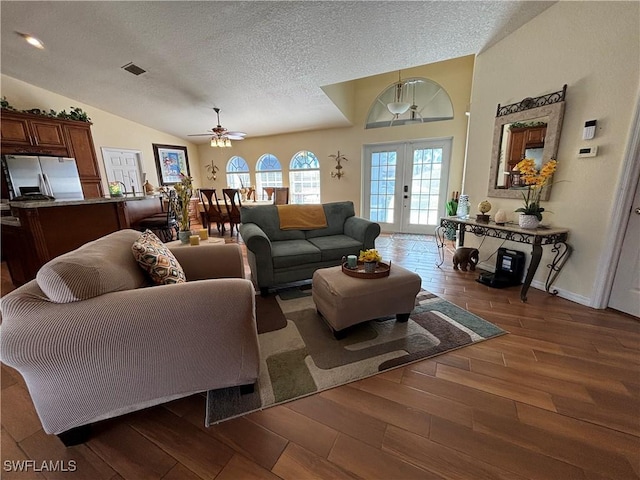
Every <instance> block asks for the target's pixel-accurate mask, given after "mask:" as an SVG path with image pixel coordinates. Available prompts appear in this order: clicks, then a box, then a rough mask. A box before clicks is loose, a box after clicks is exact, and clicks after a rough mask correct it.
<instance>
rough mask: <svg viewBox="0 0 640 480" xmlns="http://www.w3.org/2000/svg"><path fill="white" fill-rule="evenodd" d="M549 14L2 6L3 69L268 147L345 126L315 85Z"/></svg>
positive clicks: (367, 4) (436, 52) (141, 117)
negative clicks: (239, 134)
mask: <svg viewBox="0 0 640 480" xmlns="http://www.w3.org/2000/svg"><path fill="white" fill-rule="evenodd" d="M553 3H554V2H534V1H495V2H488V1H447V2H431V1H413V2H389V1H382V2H378V1H356V2H350V1H344V2H343V1H283V2H267V1H264V2H263V1H260V2H257V1H256V2H235V1H233V2H220V1H209V2H195V1H184V2H169V1H155V2H136V1H127V2H107V1H102V2H53V1H51V2H33V1H26V2H18V1H2V2H1V4H0V9H1V10H0V13H1V17H2V18H1V22H2V23H1V26H2V31H1V33H2V37H1V40H2V44H1V48H2V50H1V53H2V57H1V60H2V62H1V64H0V67H1V71H2V73H3V74H6V75H9V76H11V77H14V78H17V79H19V80H23V81H25V82H27V83H30V84H33V85H36V86H39V87H42V88H45V89H47V90H50V91H53V92H56V93H59V94H61V95H64V96H67V97H70V98H73V99H75V100H78V101H80V102H83V103H86V104H88V105H92V106H95V107H97V108H100V109H102V110H106V111H108V112H111V113H113V114H116V115H119V116H122V117H125V118H128V119H130V120H133V121H136V122H138V123H141V124H143V125H147V126H149V127H152V128H155V129H158V130H161V131H164V132H168V133H171V134H174V135H176V136H179V137H184V138H187V137H186V136H187V135H188V134H192V133H204V132H206V131H207V129H209V128H211V127H212V126H214V125H215V123H216V122H215V113H214V112H213V110H212V108H213V107H214V106H217V107H219V108H220V109H221V114H220V116H221V123H222V125H223V126H225V127H227V128H229V129H230V130H239V131H244V132H246V133H247V134H248V136H259V135H271V134H276V133H283V132H292V131H300V130H309V129H317V128H329V127H338V126H346V125H348V121H347V119H346V118H345V117H344V116H343V114H342V113H341V112H340V110H339V109H338V108H337V107H336V106H335V105H334V104H333V103H332V102H331V100H330V99H329V98H328V97H327V96H326V95H325V94H324V92H323V91H322V89H321V87H322V86H325V85H329V84H334V83H339V82H345V81H349V80H355V79H358V78H363V77H367V76H371V75H376V74H380V73H385V72H391V71H395V70H399V69H405V68H409V67H414V66H418V65H424V64H428V63H433V62H437V61H441V60H447V59H450V58H455V57H460V56H464V55H469V54H477V53H479V52H481V51H482V50H483V49H485V48H487V47H488V46H490V45H491V44H493V43H495V42H497V41H498V40H500V39H501V38H504V37H505V36H506V35H508V34H509V33H511V32H513V31H514V30H516V29H517V28H519V27H520V26H521V25H523V24H525V23H526V22H528V21H529V20H531V19H532V18H533V17H535V16H536V15H538V14H539V13H541V12H542V11H543V10H545V9H546V8H548V7H549V6H550V5H552V4H553ZM15 32H23V33H30V34H32V35H34V36H37V37H38V38H40V39H41V40H42V41H43V42H44V44H45V46H46V49H45V50H38V49H35V48H33V47H30V46H29V45H27V44H26V43H25V42H24V41H23V40H22V38H21V37H19V36H18V35H16V33H15ZM129 62H133V63H135V64H136V65H138V66H140V67H142V68H144V69H145V70H146V71H147V72H146V73H144V74H142V75H140V76H134V75H132V74H130V73H128V72H125V71H124V70H123V69H122V68H121V67H122V66H124V65H126V64H127V63H129ZM8 100H9V101H11V99H8ZM29 107H30V108H37V107H39V106H38V105H33V106H29ZM189 139H190V140H194V139H193V138H189ZM196 139H197V140H198V141H203V142H204V141H206V138H202V137H196Z"/></svg>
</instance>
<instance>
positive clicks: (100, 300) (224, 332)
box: [0, 230, 259, 445]
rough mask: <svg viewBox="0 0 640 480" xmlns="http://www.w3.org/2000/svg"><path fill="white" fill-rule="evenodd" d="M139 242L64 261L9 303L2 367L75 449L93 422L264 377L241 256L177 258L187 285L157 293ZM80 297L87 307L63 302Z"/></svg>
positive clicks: (219, 253)
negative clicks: (13, 373)
mask: <svg viewBox="0 0 640 480" xmlns="http://www.w3.org/2000/svg"><path fill="white" fill-rule="evenodd" d="M139 236H140V232H137V231H134V230H121V231H119V232H115V233H113V234H110V235H107V236H106V237H103V238H101V239H99V240H96V241H94V242H90V243H89V244H87V245H84V246H83V247H80V248H79V249H77V250H75V251H73V252H69V253H67V254H65V255H62V256H60V257H57V258H56V259H54V260H52V261H51V262H49V263H48V264H47V265H45V266H43V267H42V269H41V271H40V272H39V273H38V277H37V278H36V280H32V281H31V282H29V283H27V284H25V285H23V286H22V287H20V288H18V289H17V290H14V291H13V292H11V293H9V294H8V295H6V296H5V297H4V298H2V300H1V308H2V325H1V327H0V348H1V360H2V361H3V362H4V363H5V364H6V365H9V366H11V367H13V368H15V369H16V370H18V371H19V372H20V374H21V375H22V376H23V377H24V379H25V382H26V384H27V387H28V389H29V392H30V394H31V397H32V399H33V402H34V405H35V408H36V411H37V413H38V415H39V417H40V421H41V422H42V426H43V428H44V430H45V432H47V433H50V434H58V436H59V437H60V438H61V439H62V441H63V442H65V444H67V445H71V444H75V443H80V442H82V441H84V440H85V439H86V435H87V428H86V426H87V425H89V424H91V423H93V422H97V421H99V420H103V419H107V418H110V417H115V416H119V415H123V414H125V413H128V412H132V411H135V410H140V409H143V408H147V407H150V406H152V405H157V404H160V403H164V402H167V401H170V400H174V399H176V398H180V397H185V396H188V395H192V394H194V393H197V392H203V391H206V390H213V389H218V388H224V387H230V386H238V385H240V386H245V388H246V387H248V389H249V390H251V387H252V385H253V384H254V383H255V381H256V380H257V378H258V369H259V350H258V340H257V331H256V322H255V293H254V288H253V285H252V284H251V282H250V281H249V280H246V279H244V266H243V261H242V253H241V250H240V247H239V246H238V245H237V244H229V245H214V244H210V245H206V244H204V245H199V246H194V247H183V248H176V249H175V250H173V253H174V255H175V257H176V259H177V260H178V262H179V263H180V265H181V266H182V268H183V269H184V272H185V275H186V279H187V282H186V283H178V284H172V285H159V286H149V282H148V278H147V277H146V276H145V274H144V272H143V270H142V269H141V268H140V267H139V265H138V264H137V262H136V260H135V259H134V256H133V254H132V252H131V245H132V244H133V242H134V241H135V240H136V239H137V238H138V237H139ZM74 289H75V290H74ZM45 291H46V292H47V293H45ZM70 292H71V293H70ZM87 292H88V295H92V296H91V298H84V297H86V296H87ZM70 295H71V297H74V295H75V297H78V296H80V297H83V298H76V299H75V300H73V299H72V300H71V301H67V302H66V303H63V302H60V301H59V300H61V299H62V300H65V299H68V298H70V297H69V296H70ZM52 297H53V298H52ZM75 297H74V298H75ZM203 415H204V412H203Z"/></svg>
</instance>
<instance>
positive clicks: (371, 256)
mask: <svg viewBox="0 0 640 480" xmlns="http://www.w3.org/2000/svg"><path fill="white" fill-rule="evenodd" d="M358 260H360V261H361V262H362V263H364V271H365V272H366V273H374V272H375V271H376V267H377V266H378V262H379V261H381V260H382V256H381V255H380V254H379V253H378V251H377V250H376V249H375V248H370V249H368V250H360V256H359V257H358Z"/></svg>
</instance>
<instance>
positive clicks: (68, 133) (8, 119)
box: [0, 110, 103, 198]
mask: <svg viewBox="0 0 640 480" xmlns="http://www.w3.org/2000/svg"><path fill="white" fill-rule="evenodd" d="M0 124H1V128H0V132H1V150H2V154H3V155H7V154H22V155H24V154H30V155H52V156H60V157H73V158H75V159H76V165H77V166H78V173H79V174H80V183H81V184H82V191H83V193H84V196H85V198H99V197H102V196H103V191H102V182H101V177H100V169H99V167H98V159H97V157H96V151H95V147H94V144H93V137H92V135H91V123H89V122H80V121H76V120H63V119H59V118H49V117H45V116H43V115H34V114H31V113H21V112H13V111H7V110H3V111H2V118H1V120H0ZM0 186H1V188H2V192H1V194H2V198H9V190H8V187H7V180H6V178H5V174H4V172H2V179H1V185H0Z"/></svg>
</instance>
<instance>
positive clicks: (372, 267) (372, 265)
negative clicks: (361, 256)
mask: <svg viewBox="0 0 640 480" xmlns="http://www.w3.org/2000/svg"><path fill="white" fill-rule="evenodd" d="M377 266H378V262H364V272H365V273H376V267H377Z"/></svg>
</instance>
